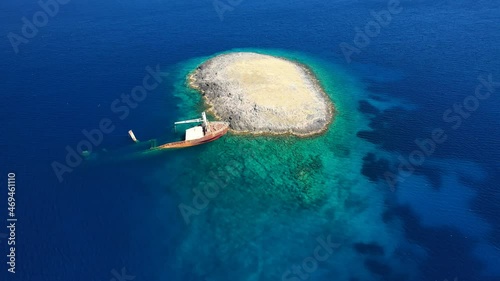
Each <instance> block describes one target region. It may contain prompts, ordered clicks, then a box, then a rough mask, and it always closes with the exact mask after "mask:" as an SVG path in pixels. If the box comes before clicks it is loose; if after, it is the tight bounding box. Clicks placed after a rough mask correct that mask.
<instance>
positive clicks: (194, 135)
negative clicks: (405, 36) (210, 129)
mask: <svg viewBox="0 0 500 281" xmlns="http://www.w3.org/2000/svg"><path fill="white" fill-rule="evenodd" d="M204 135H205V134H204V133H203V127H202V126H196V127H193V128H190V129H187V130H186V140H187V141H188V140H195V139H199V138H202V137H203V136H204Z"/></svg>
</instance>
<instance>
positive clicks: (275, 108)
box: [189, 52, 334, 136]
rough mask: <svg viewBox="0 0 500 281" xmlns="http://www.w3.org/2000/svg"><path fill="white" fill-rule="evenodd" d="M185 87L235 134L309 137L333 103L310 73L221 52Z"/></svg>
mask: <svg viewBox="0 0 500 281" xmlns="http://www.w3.org/2000/svg"><path fill="white" fill-rule="evenodd" d="M189 85H190V87H192V88H194V89H196V90H198V91H199V92H200V93H201V94H202V95H203V97H204V100H205V103H206V105H207V106H208V108H209V111H210V112H211V113H213V114H214V115H215V116H216V117H217V118H219V119H221V120H224V121H227V122H229V123H230V128H231V129H232V130H233V131H235V132H242V133H252V134H264V133H266V134H293V135H296V136H310V135H314V134H319V133H321V132H323V131H325V130H326V129H327V128H328V125H329V124H330V122H331V121H332V118H333V112H334V107H333V104H332V102H331V100H330V98H329V97H328V96H327V95H326V93H325V92H324V91H323V89H322V88H321V86H320V85H319V82H318V81H317V79H316V78H315V76H314V75H313V74H312V72H311V71H310V70H309V69H308V68H307V67H305V66H304V65H302V64H299V63H297V62H293V61H290V60H287V59H283V58H279V57H274V56H270V55H263V54H257V53H251V52H236V53H228V54H222V55H219V56H216V57H213V58H211V59H209V60H207V61H206V62H204V63H203V64H201V65H200V66H199V67H197V68H196V70H195V71H193V72H192V73H191V74H190V75H189Z"/></svg>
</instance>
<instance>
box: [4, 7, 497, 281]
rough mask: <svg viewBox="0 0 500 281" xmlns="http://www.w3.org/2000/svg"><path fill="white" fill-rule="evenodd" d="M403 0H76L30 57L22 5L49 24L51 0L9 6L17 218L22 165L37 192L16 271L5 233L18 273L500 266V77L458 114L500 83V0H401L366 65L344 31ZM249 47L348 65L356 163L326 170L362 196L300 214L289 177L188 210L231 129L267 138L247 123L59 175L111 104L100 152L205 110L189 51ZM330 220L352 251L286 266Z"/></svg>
mask: <svg viewBox="0 0 500 281" xmlns="http://www.w3.org/2000/svg"><path fill="white" fill-rule="evenodd" d="M42 2H43V1H42ZM61 3H63V1H61ZM389 3H390V1H379V0H377V1H353V2H350V1H330V2H324V1H317V0H313V1H308V2H304V1H280V0H271V1H262V0H252V1H250V0H243V1H232V2H231V1H224V0H221V1H211V0H210V1H208V0H205V1H177V0H174V1H167V0H165V1H162V0H146V1H135V0H115V1H107V2H103V1H95V0H86V1H82V0H72V1H68V2H67V3H66V4H59V11H58V12H57V13H55V15H54V16H50V17H48V22H47V24H46V25H44V26H43V27H40V28H38V29H39V30H38V32H37V33H36V35H34V36H33V38H29V39H28V42H26V43H20V44H19V46H18V53H17V54H16V52H15V48H14V47H13V46H12V44H11V42H10V40H9V33H10V32H12V33H15V34H17V35H22V27H23V20H22V17H26V18H27V19H29V20H31V21H32V20H33V15H35V14H36V13H37V12H38V11H41V10H42V8H41V7H40V5H39V4H38V3H37V2H36V1H28V0H22V1H15V2H14V1H11V2H4V3H2V4H0V15H1V17H0V22H1V24H0V30H1V32H0V33H1V34H3V35H4V40H3V41H2V44H1V45H0V52H1V58H2V59H1V60H0V66H1V67H0V74H1V77H2V78H1V81H2V82H1V85H0V87H1V88H0V90H1V92H2V95H3V96H4V102H3V103H2V104H1V105H0V106H1V111H0V112H1V113H0V114H1V120H2V132H1V134H0V145H1V147H2V148H3V149H2V153H1V155H2V157H1V160H2V161H1V162H2V165H1V166H0V167H1V170H0V178H1V179H2V180H1V182H4V184H3V187H2V190H3V191H1V192H0V206H1V208H0V210H3V211H1V212H0V220H1V221H2V222H4V223H5V224H6V219H7V203H6V202H7V195H6V194H7V190H6V184H5V183H6V182H7V174H8V173H9V172H15V173H16V185H17V187H16V200H17V202H18V204H17V208H16V212H17V217H18V222H17V229H16V243H17V244H16V273H15V274H11V273H9V272H7V268H8V265H7V264H6V262H7V257H6V255H7V254H8V252H7V240H6V238H5V237H4V236H0V249H1V251H2V252H1V253H0V257H2V258H1V259H0V260H1V261H2V262H1V264H2V266H1V269H0V272H1V273H0V276H2V279H1V280H235V279H236V280H274V279H282V280H306V279H310V280H332V279H337V280H445V279H448V280H454V279H455V278H456V279H457V280H500V271H499V269H498V267H497V266H496V265H497V264H498V260H500V219H499V217H498V213H499V212H500V203H499V199H500V198H499V196H500V195H499V189H498V184H499V182H500V172H499V169H500V164H499V160H500V148H499V147H500V146H499V145H498V139H500V131H499V129H498V128H500V122H499V121H498V118H497V116H498V113H499V108H500V98H499V94H500V89H496V90H495V89H492V90H491V95H490V96H489V97H488V98H485V99H481V100H479V101H478V105H477V109H475V110H474V111H471V112H469V113H470V114H466V113H467V112H466V113H464V115H460V114H457V113H453V111H452V113H450V114H448V117H449V118H452V119H447V120H448V121H446V120H444V118H443V115H444V114H445V112H447V110H448V109H451V110H453V109H454V105H455V104H460V103H463V102H464V101H466V99H467V98H468V97H469V96H471V95H474V94H475V90H476V87H478V85H484V82H483V83H482V82H481V79H483V80H486V81H487V80H488V79H489V80H492V81H494V83H493V84H492V85H493V86H495V85H496V87H497V88H498V82H496V81H500V73H499V69H500V57H499V56H498V50H499V49H500V34H499V33H498V28H499V27H500V25H499V19H500V7H499V5H498V3H497V2H496V1H469V0H462V1H425V0H423V1H416V0H413V1H401V3H400V4H399V6H398V7H400V8H401V10H400V12H398V13H395V14H393V15H392V18H391V21H390V23H388V24H387V25H386V26H383V27H382V28H381V29H380V33H379V34H378V35H377V36H374V37H372V38H370V43H369V44H367V45H366V46H364V47H362V48H360V47H358V48H359V49H360V50H359V53H358V52H355V53H353V54H352V55H351V59H352V61H351V62H350V63H349V62H347V61H346V59H345V55H344V53H343V52H342V48H341V47H340V44H341V43H342V42H346V43H348V44H349V45H350V46H354V47H356V44H355V43H354V42H353V40H355V38H356V34H357V30H358V29H356V28H359V29H364V27H365V25H367V24H368V23H369V22H370V21H372V20H373V19H374V17H373V15H372V14H371V11H376V12H379V11H382V10H386V9H388V5H389ZM224 7H225V8H224ZM218 9H219V10H218ZM221 9H222V10H221ZM224 9H226V10H225V11H224V12H221V11H223V10H224ZM217 11H219V12H217ZM221 13H222V14H221ZM241 48H243V49H245V50H262V51H263V52H266V50H268V52H270V53H273V52H274V53H279V54H281V55H283V56H287V55H288V56H290V57H292V58H293V57H295V58H297V59H298V60H302V62H304V63H311V64H314V66H316V65H317V66H318V67H319V66H321V67H323V68H322V70H321V71H318V74H319V75H318V76H319V77H320V80H321V78H324V77H327V76H328V75H330V76H332V77H334V78H332V81H330V82H324V83H327V84H328V83H332V84H334V85H337V86H336V87H338V88H339V89H342V90H341V91H340V90H339V92H335V91H334V92H332V95H333V96H334V97H333V99H334V101H336V102H338V103H339V107H340V109H343V111H340V114H341V115H340V117H339V119H338V121H339V122H337V121H334V124H333V125H332V126H333V127H332V129H331V135H332V136H335V135H342V134H341V133H336V132H337V131H335V130H339V128H340V129H344V130H349V132H347V133H351V134H352V135H355V138H353V139H340V137H339V139H338V140H337V139H333V140H332V141H330V142H327V143H330V144H331V149H332V151H335V153H333V154H332V155H331V158H335V159H347V160H345V161H347V162H346V163H343V164H344V166H345V170H344V172H345V174H346V175H348V176H346V177H345V178H340V177H337V176H336V175H335V174H334V175H335V177H334V179H333V180H332V182H334V183H335V184H334V183H332V182H328V184H324V185H321V186H324V188H325V190H328V192H331V193H332V194H333V193H335V192H339V193H340V192H341V191H346V192H351V193H349V194H350V195H349V200H343V201H339V202H334V201H332V198H334V197H331V196H329V197H325V198H327V199H325V200H324V201H321V203H315V205H314V207H308V208H304V209H300V210H299V209H298V208H295V207H292V206H290V205H289V203H290V202H287V203H282V202H281V201H279V200H283V199H282V198H280V199H279V200H278V201H273V200H275V198H274V197H273V199H269V198H271V197H272V196H275V195H276V194H274V193H272V192H270V193H269V194H270V195H272V196H269V198H268V197H266V196H265V195H262V196H261V197H259V198H258V200H257V199H253V198H248V197H250V196H248V197H247V198H245V196H244V195H248V194H250V195H253V194H252V193H248V194H245V193H242V192H240V193H238V192H234V193H226V194H230V195H227V197H230V196H232V195H234V196H241V197H233V198H226V197H224V196H221V198H220V199H219V201H217V198H216V199H215V200H214V203H212V205H211V206H209V208H208V210H207V211H206V212H204V214H202V215H200V216H199V217H197V218H196V220H195V221H193V223H191V224H186V223H185V221H184V220H183V217H182V215H181V214H180V211H179V204H180V203H182V202H186V200H189V199H186V198H190V197H189V196H192V195H191V193H190V192H191V189H192V186H194V185H195V184H198V183H199V182H200V181H203V179H201V180H198V179H197V178H196V181H195V180H193V182H192V183H189V184H185V182H184V181H183V180H185V178H193V177H192V174H190V173H196V172H199V174H201V175H203V174H204V172H203V170H204V169H206V168H207V167H208V166H207V165H208V164H207V161H206V159H199V158H200V157H202V156H203V155H211V154H210V153H212V150H213V149H214V148H217V146H216V145H221V146H224V147H229V148H231V146H233V147H235V146H236V145H237V144H238V143H245V144H248V145H249V146H250V147H253V146H252V145H256V144H254V143H252V141H251V140H250V141H249V140H246V139H242V140H240V139H238V138H235V137H232V136H226V137H225V138H224V139H223V140H224V142H223V140H221V142H220V144H215V143H214V144H213V145H212V144H210V145H207V147H205V146H202V147H196V148H193V149H191V150H188V151H186V152H176V153H172V154H160V155H155V156H151V157H141V158H137V159H132V160H130V159H119V157H117V154H113V157H110V158H109V159H108V161H101V162H99V161H86V162H84V163H82V164H79V165H77V167H76V168H74V169H72V171H71V172H68V173H65V174H64V177H63V180H62V182H60V181H59V179H58V177H57V176H56V174H55V173H54V170H53V167H52V164H53V162H54V161H58V162H61V163H64V162H65V157H66V155H67V150H66V148H67V146H69V147H71V148H75V147H76V146H77V144H78V143H79V142H80V141H81V140H82V139H84V138H85V136H84V135H83V134H82V130H84V129H85V130H88V131H90V130H92V129H96V128H98V127H99V123H100V121H101V120H102V119H103V118H109V119H110V120H111V121H112V125H113V126H114V129H113V130H112V132H110V133H108V134H105V135H104V136H103V141H102V143H100V144H99V145H98V146H97V147H95V148H94V152H99V153H105V152H103V149H107V150H112V149H113V148H119V147H126V146H128V145H129V144H130V140H129V139H128V136H127V133H126V132H127V131H128V130H129V129H132V128H133V129H134V131H135V133H136V134H137V135H138V137H139V138H140V139H149V138H153V137H156V136H158V135H161V134H168V133H172V132H171V129H172V128H171V126H170V124H171V123H172V122H173V121H175V120H177V119H179V118H180V117H182V118H184V117H187V116H186V115H187V114H188V113H186V111H185V105H184V106H180V105H179V104H182V102H181V99H180V98H179V97H178V95H179V94H183V93H184V92H183V91H185V90H183V89H181V88H182V87H183V86H185V85H184V84H183V81H181V80H180V79H181V78H182V77H184V74H185V73H184V72H185V69H184V67H192V66H195V65H196V63H197V62H198V63H199V62H201V61H202V60H201V59H200V58H204V57H207V56H211V55H213V54H216V53H220V52H227V51H231V50H234V49H241ZM311 58H313V59H311ZM192 59H195V61H194V62H190V60H192ZM313 61H316V63H314V62H313ZM148 66H149V67H150V68H151V69H153V70H154V69H156V67H157V66H158V68H159V69H160V72H159V78H158V81H159V82H160V83H159V84H158V86H157V87H155V88H154V89H153V90H152V91H150V92H149V93H148V94H147V98H145V99H144V101H142V102H140V103H139V104H138V105H137V106H136V107H135V108H130V113H129V114H128V115H127V116H126V117H125V118H120V116H121V115H120V113H117V112H116V110H113V109H112V107H111V105H112V104H113V102H114V101H115V100H116V99H120V96H121V94H122V93H127V92H130V91H131V89H133V88H134V87H135V86H137V85H141V84H142V83H143V78H144V77H145V76H146V75H147V74H148V73H149V72H148V70H147V67H148ZM314 66H312V68H313V69H315V67H314ZM317 69H318V68H317ZM325 73H326V74H325ZM480 77H481V79H479V78H480ZM495 83H497V84H495ZM490 86H491V85H490ZM346 89H348V90H346ZM483 89H488V88H487V87H486V86H485V87H484V88H483ZM483 93H485V92H483ZM336 95H339V96H336ZM347 100H351V103H352V105H351V104H350V103H349V102H348V101H347ZM469 101H470V98H469ZM470 102H473V101H470ZM344 103H345V104H344ZM191 110H194V111H195V110H197V108H195V107H193V108H192V109H191ZM465 116H466V117H465ZM342 120H346V121H345V123H347V124H348V123H349V121H351V122H350V126H349V125H345V124H344V123H342V122H344V121H342ZM359 120H361V121H359ZM458 120H460V121H458ZM336 122H337V123H336ZM457 122H461V123H460V125H458V123H457ZM454 125H457V128H456V129H454V128H453V126H454ZM436 128H441V129H443V131H444V132H445V133H446V136H447V139H446V141H445V142H443V143H442V144H439V145H437V146H436V147H435V150H434V151H433V153H432V155H430V156H426V157H425V162H424V163H423V164H422V165H418V167H416V168H415V171H413V173H412V174H411V175H410V176H407V177H406V176H405V174H404V171H403V177H402V178H401V180H400V181H399V182H398V183H397V185H396V186H395V188H392V190H391V188H390V187H389V186H388V184H387V182H386V180H385V179H386V178H385V176H384V174H385V173H386V172H387V171H391V172H392V173H393V174H397V170H398V167H399V166H400V165H401V163H402V162H401V160H400V159H401V157H402V158H403V159H408V157H409V155H412V152H413V151H415V150H418V149H419V147H418V146H417V144H416V143H415V141H416V140H420V141H422V140H423V139H428V138H432V134H433V133H432V132H433V130H435V129H436ZM328 137H330V135H328ZM346 138H347V137H346ZM260 141H261V140H260V139H257V140H255V142H256V143H257V145H262V147H268V146H269V144H268V143H267V142H264V144H261V143H260ZM266 141H267V140H266ZM272 141H273V140H270V141H269V142H271V143H272ZM341 141H343V142H341ZM291 142H294V141H291ZM279 143H280V146H281V147H282V148H286V146H287V145H290V144H289V142H287V141H280V142H279ZM354 143H359V144H356V145H355V144H354ZM347 144H351V147H348V146H347ZM269 149H274V148H269ZM269 151H272V150H269ZM400 156H401V157H400ZM260 157H263V156H262V155H261V156H260ZM326 157H330V156H329V155H326ZM221 159H226V160H227V158H224V157H221ZM204 160H205V161H204ZM322 161H323V165H324V166H329V163H330V162H327V161H328V160H325V159H323V160H322ZM332 161H333V160H332ZM335 161H338V160H335ZM357 161H359V162H360V163H361V164H362V167H358V166H357V165H355V164H356V163H358V162H357ZM408 161H409V160H408ZM214 163H215V164H213V165H215V166H217V165H224V163H219V162H214ZM331 165H332V166H333V167H337V166H335V165H336V164H335V163H333V162H332V164H331ZM271 166H272V165H271ZM351 166H352V167H356V169H350V167H351ZM273 169H276V170H279V168H278V167H273ZM325 170H326V168H325ZM193 179H195V178H193ZM249 182H251V181H250V180H248V181H243V182H242V183H240V182H238V184H239V187H240V188H241V190H256V189H257V187H256V186H254V185H251V184H249ZM262 182H264V181H261V183H262ZM245 183H247V184H248V186H245ZM270 186H271V187H272V186H273V185H272V184H270ZM276 186H278V185H277V184H276ZM235 190H236V188H235ZM241 190H240V191H241ZM328 194H330V193H328ZM339 198H340V197H339ZM230 199H233V200H234V202H235V204H238V206H231V205H230V201H231V200H230ZM254 200H255V201H254ZM276 200H277V199H276ZM276 202H278V203H276ZM331 205H334V206H337V205H338V206H346V207H345V209H342V208H343V207H342V208H340V207H338V209H337V208H336V207H331V208H330V206H331ZM326 206H328V208H327V207H326ZM367 210H368V211H367ZM372 210H376V212H374V211H372ZM367 213H370V215H367ZM337 220H338V221H337ZM341 222H342V224H341ZM4 223H2V224H4ZM6 225H7V224H6ZM246 228H248V229H246ZM0 229H2V230H0V234H2V233H7V231H6V229H4V228H3V227H2V228H0ZM325 229H328V231H331V229H337V230H338V232H339V233H338V234H336V235H337V236H335V237H339V240H338V241H336V242H337V243H339V244H340V245H341V246H340V248H339V249H338V250H337V252H335V253H334V254H332V257H331V258H330V259H329V260H328V261H326V262H325V263H320V264H319V265H318V268H317V269H316V270H314V271H313V272H311V273H310V274H308V275H307V278H306V277H305V276H301V275H289V276H288V277H286V278H285V277H284V275H281V274H280V272H285V271H286V270H287V269H288V268H291V267H292V266H293V265H294V264H300V263H301V262H302V261H303V260H304V259H305V258H307V257H308V256H310V255H311V253H312V251H313V250H314V249H315V247H316V246H317V243H318V242H316V239H317V236H318V235H320V236H321V235H326V234H327V233H325ZM236 230H238V231H239V232H238V231H236ZM244 230H246V231H244ZM238 235H241V240H238V239H236V238H235V237H236V236H238ZM245 235H248V236H245ZM249 237H251V238H249ZM235 241H243V242H242V243H241V245H239V244H238V245H236V244H237V243H236V242H235ZM235 245H236V246H235ZM123 272H126V273H127V274H126V275H125V277H126V278H125V277H124V275H123V274H122V273H123ZM276 272H278V273H276ZM132 276H134V277H132ZM4 277H5V278H4ZM113 278H114V279H113ZM120 278H121V279H120ZM294 278H295V279H294Z"/></svg>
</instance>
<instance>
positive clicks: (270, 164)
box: [150, 49, 418, 280]
mask: <svg viewBox="0 0 500 281" xmlns="http://www.w3.org/2000/svg"><path fill="white" fill-rule="evenodd" d="M231 51H253V52H259V53H265V54H271V55H275V56H280V57H284V58H287V59H290V60H295V61H298V62H301V63H303V64H305V65H307V66H309V67H310V68H311V69H312V70H313V72H314V73H315V74H316V76H317V77H318V79H319V81H320V83H321V85H322V86H323V87H324V89H325V91H326V92H327V94H328V95H329V96H330V98H331V99H332V101H333V102H334V104H335V108H336V111H337V114H336V115H335V119H334V121H333V123H332V124H331V126H330V128H329V130H328V131H327V132H326V133H325V134H323V135H320V136H316V137H311V138H297V137H290V136H276V137H271V136H238V135H233V134H231V133H229V134H228V135H226V136H225V137H224V138H222V139H220V140H218V141H216V142H214V143H210V144H207V145H204V146H200V147H196V148H194V149H192V150H185V151H176V152H174V153H172V157H170V158H168V162H167V163H165V164H164V165H163V166H162V168H161V169H157V170H156V171H154V172H153V177H154V179H153V180H150V181H151V182H152V183H151V184H153V185H161V186H165V188H167V189H168V193H169V194H170V193H174V194H176V197H177V198H178V199H179V201H178V204H179V205H178V207H179V210H178V215H179V216H180V217H182V218H183V220H184V222H185V225H184V227H183V230H182V233H183V234H182V238H180V239H179V241H178V243H179V247H178V248H177V249H176V256H177V257H178V258H177V262H176V264H175V267H176V268H178V270H179V271H180V272H183V271H185V270H188V268H192V270H193V274H194V275H195V276H198V277H197V278H206V280H221V279H232V280H235V279H237V280H279V279H281V278H284V280H296V279H293V277H294V276H295V278H297V275H296V274H295V275H293V273H290V274H287V273H286V272H287V270H292V268H293V267H294V265H301V264H302V262H303V260H304V259H306V258H307V257H309V256H311V255H313V251H314V249H315V247H316V246H317V245H318V243H319V242H318V239H327V238H328V239H330V241H331V242H332V243H334V244H335V245H336V247H335V249H334V250H333V251H332V253H331V254H330V255H329V257H328V259H327V260H325V261H323V262H321V263H323V264H322V266H321V267H318V269H315V270H314V272H311V273H310V274H311V278H312V280H314V279H316V278H319V279H321V278H324V277H326V276H336V278H337V280H349V278H352V276H357V277H358V278H360V279H366V278H369V277H370V276H371V275H372V274H373V272H374V271H375V272H378V273H379V274H386V276H392V277H391V278H397V277H398V276H408V277H412V278H417V275H416V271H415V264H414V262H412V261H407V260H404V259H402V258H401V256H400V254H399V253H400V252H401V251H409V250H412V246H411V245H409V244H407V243H406V242H405V240H404V239H403V233H402V231H401V229H400V226H398V225H397V223H391V224H385V223H384V222H382V217H383V216H382V215H383V212H384V211H385V210H386V209H385V204H386V202H385V195H386V193H389V192H390V191H389V190H388V189H387V188H386V187H384V186H378V185H377V184H376V183H372V182H370V181H369V180H368V179H367V178H366V177H364V176H363V175H362V174H361V173H360V171H361V169H362V166H363V157H364V156H365V155H366V154H367V153H369V152H374V151H375V146H374V145H373V144H371V143H368V142H366V141H364V140H362V139H360V138H358V137H357V136H356V133H357V131H358V130H359V129H363V128H367V126H368V120H367V119H366V118H365V117H364V116H363V115H362V113H361V112H359V111H358V110H357V106H358V102H359V101H360V100H363V99H367V98H369V97H368V93H367V91H366V90H365V89H364V88H363V84H362V83H361V82H360V81H358V80H356V79H355V78H354V77H353V76H351V75H349V74H348V73H346V72H345V71H343V70H342V69H341V68H340V67H338V66H335V65H333V64H330V63H327V62H324V61H322V60H320V59H318V58H315V57H313V56H308V55H306V54H302V53H294V52H288V51H283V50H259V49H238V50H231ZM206 59H207V58H206V57H205V58H197V59H192V60H190V61H187V62H185V63H181V64H179V65H177V66H176V69H175V70H174V71H173V72H174V73H175V75H176V78H175V85H174V88H175V96H176V97H177V98H178V100H179V103H178V105H177V106H178V109H179V112H182V114H181V116H179V118H189V117H192V116H196V115H198V114H199V111H200V110H202V107H203V105H202V101H201V95H200V94H199V93H197V92H196V91H193V90H190V89H189V88H188V87H187V86H186V77H187V75H188V73H189V72H190V71H192V70H193V69H195V68H196V66H197V65H199V64H200V63H202V62H203V61H204V60H206ZM394 105H397V102H394ZM385 106H386V107H387V106H389V107H390V106H391V105H390V104H389V103H388V102H386V104H385ZM174 154H175V155H174ZM180 167H181V168H180ZM164 170H168V171H170V172H169V173H168V174H166V173H164V172H163V171H164ZM172 171H175V172H174V174H175V175H174V176H173V177H174V178H172ZM200 194H203V195H200ZM169 196H170V195H169ZM398 229H399V230H398ZM363 243H364V244H367V245H373V244H376V245H378V247H380V248H381V249H383V251H384V255H381V256H374V257H371V258H369V259H365V258H363V254H360V253H359V252H357V251H356V249H355V248H353V245H354V244H359V245H360V244H363ZM416 250H418V249H415V251H416ZM346 261H348V262H349V264H350V266H349V267H345V266H344V265H345V263H346ZM316 271H317V272H316ZM387 272H391V273H390V274H387ZM308 274H309V273H308ZM415 280H416V279H415Z"/></svg>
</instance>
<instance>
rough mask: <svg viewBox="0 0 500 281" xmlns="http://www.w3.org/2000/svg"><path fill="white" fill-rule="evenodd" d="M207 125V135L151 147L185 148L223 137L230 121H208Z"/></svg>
mask: <svg viewBox="0 0 500 281" xmlns="http://www.w3.org/2000/svg"><path fill="white" fill-rule="evenodd" d="M207 126H208V127H209V132H208V133H206V134H205V136H204V137H202V138H199V139H195V140H188V141H176V142H171V143H166V144H162V145H159V146H157V147H154V148H151V149H172V148H184V147H190V146H195V145H200V144H204V143H207V142H211V141H214V140H216V139H218V138H220V137H222V136H223V135H225V134H226V133H227V131H228V129H229V123H226V122H208V124H207Z"/></svg>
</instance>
